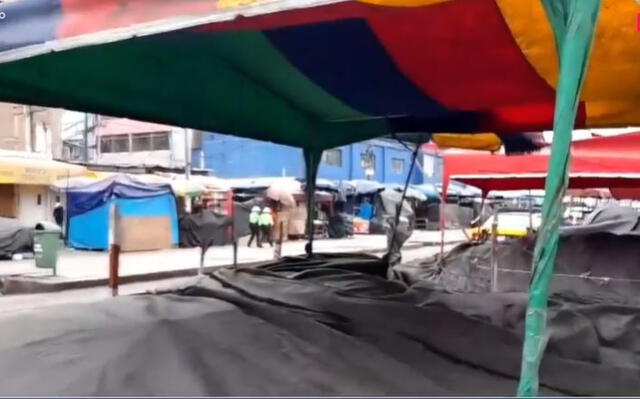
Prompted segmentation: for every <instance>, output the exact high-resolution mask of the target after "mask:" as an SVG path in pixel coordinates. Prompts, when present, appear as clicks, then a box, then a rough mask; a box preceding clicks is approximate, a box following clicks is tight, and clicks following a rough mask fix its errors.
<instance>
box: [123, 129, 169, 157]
mask: <svg viewBox="0 0 640 399" xmlns="http://www.w3.org/2000/svg"><path fill="white" fill-rule="evenodd" d="M131 145H132V151H134V152H141V151H162V150H168V149H169V132H160V133H138V134H134V135H132V137H131Z"/></svg>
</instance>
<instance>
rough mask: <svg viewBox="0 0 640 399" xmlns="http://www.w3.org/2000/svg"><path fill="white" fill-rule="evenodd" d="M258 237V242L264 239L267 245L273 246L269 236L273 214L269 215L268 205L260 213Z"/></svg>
mask: <svg viewBox="0 0 640 399" xmlns="http://www.w3.org/2000/svg"><path fill="white" fill-rule="evenodd" d="M259 224H260V239H259V241H258V242H262V241H264V240H265V239H266V240H267V242H268V243H269V245H270V246H271V247H272V248H273V239H272V238H271V230H272V229H273V215H271V208H269V207H268V206H267V207H265V208H264V209H263V210H262V213H260V220H259Z"/></svg>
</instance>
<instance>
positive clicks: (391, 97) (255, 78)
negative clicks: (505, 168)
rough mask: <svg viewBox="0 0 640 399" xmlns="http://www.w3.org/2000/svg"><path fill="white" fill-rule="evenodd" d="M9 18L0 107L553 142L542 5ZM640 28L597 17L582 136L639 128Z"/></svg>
mask: <svg viewBox="0 0 640 399" xmlns="http://www.w3.org/2000/svg"><path fill="white" fill-rule="evenodd" d="M0 12H2V13H4V14H3V15H6V17H5V18H4V19H3V20H2V23H0V100H3V101H12V102H22V103H32V104H39V105H45V106H55V107H65V108H69V109H76V110H81V111H88V112H96V113H103V114H110V115H116V116H127V117H132V118H136V119H141V120H147V121H153V122H158V123H166V124H172V125H180V126H187V127H193V128H198V129H202V130H206V131H218V132H223V133H231V134H235V135H240V136H246V137H252V138H256V139H264V140H270V141H274V142H279V143H283V144H288V145H293V146H297V147H303V148H307V149H311V150H322V149H325V148H330V147H335V146H338V145H341V144H345V143H349V142H354V141H359V140H363V139H367V138H371V137H376V136H381V135H387V134H393V133H403V132H404V133H406V132H409V133H410V132H414V133H425V132H447V133H456V132H463V133H466V132H497V133H498V134H499V135H500V136H501V137H503V138H504V137H509V136H510V135H513V134H519V133H521V132H527V131H540V130H544V129H549V128H551V126H552V119H553V107H554V99H555V88H556V83H557V77H556V76H557V59H556V58H557V57H556V50H555V46H554V40H553V33H552V28H551V26H550V24H549V22H548V21H547V18H546V16H545V13H544V10H543V7H542V5H541V2H540V1H539V0H518V1H513V0H360V1H355V0H352V1H339V0H297V1H288V0H270V1H265V0H237V1H234V0H218V1H215V0H164V1H162V2H157V1H154V0H138V1H131V2H123V1H117V0H90V1H89V0H46V1H43V0H17V1H14V2H9V3H2V4H0ZM638 12H640V6H639V5H637V4H636V2H633V1H621V0H604V1H603V6H602V13H601V18H600V21H599V23H598V27H597V37H596V39H595V45H594V50H593V55H592V57H591V66H590V70H589V73H588V76H587V79H586V84H585V88H584V91H583V94H582V99H581V101H580V104H579V111H578V116H577V120H576V125H577V126H578V127H586V126H588V127H604V126H627V125H631V124H638V123H640V110H638V108H637V106H636V103H637V101H636V100H637V93H638V90H639V89H640V75H639V74H637V73H635V71H637V70H638V68H639V67H640V58H638V57H637V54H638V51H639V50H640V41H639V40H638V36H637V33H636V32H635V27H636V14H637V13H638ZM612 60H615V62H613V61H612Z"/></svg>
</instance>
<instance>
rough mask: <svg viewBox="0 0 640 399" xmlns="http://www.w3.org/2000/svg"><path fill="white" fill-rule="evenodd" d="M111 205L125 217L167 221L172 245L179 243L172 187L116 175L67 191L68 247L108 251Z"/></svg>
mask: <svg viewBox="0 0 640 399" xmlns="http://www.w3.org/2000/svg"><path fill="white" fill-rule="evenodd" d="M112 205H117V206H118V209H119V212H120V215H122V216H124V217H168V218H170V220H171V236H172V237H171V239H172V243H173V244H174V245H177V244H178V234H179V230H178V215H177V209H176V199H175V195H174V193H173V191H172V190H171V186H170V185H168V184H166V185H165V184H162V185H155V184H148V183H142V182H140V181H137V180H134V179H133V178H131V177H129V176H126V175H115V176H113V177H110V178H107V179H105V180H101V181H98V182H95V183H91V184H87V185H83V186H78V187H73V188H70V189H68V190H67V211H68V226H69V229H68V245H69V246H70V247H73V248H78V249H97V250H106V249H108V247H109V230H110V226H109V223H110V218H109V215H110V209H111V206H112Z"/></svg>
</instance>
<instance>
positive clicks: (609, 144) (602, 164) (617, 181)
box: [444, 132, 640, 198]
mask: <svg viewBox="0 0 640 399" xmlns="http://www.w3.org/2000/svg"><path fill="white" fill-rule="evenodd" d="M637 154H640V132H638V133H630V134H625V135H620V136H612V137H600V138H595V139H589V140H582V141H576V142H574V143H573V145H572V159H571V169H570V174H569V176H570V180H569V187H570V188H576V189H586V188H609V189H611V191H612V194H613V195H614V196H616V197H618V198H625V194H624V193H625V192H627V191H626V190H623V189H631V188H636V189H637V188H640V162H638V160H637V159H638V158H637ZM548 165H549V151H548V149H543V150H541V151H540V152H538V153H535V154H530V155H519V156H505V155H501V154H486V153H478V152H466V153H446V154H445V155H444V175H445V176H444V177H445V180H447V179H453V180H455V181H459V182H462V183H465V184H469V185H472V186H475V187H478V188H480V189H482V191H483V192H484V193H485V194H487V193H489V192H490V191H495V190H526V189H531V190H533V189H544V183H545V178H546V176H547V173H548ZM632 192H633V191H628V193H632ZM616 193H617V195H616Z"/></svg>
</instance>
